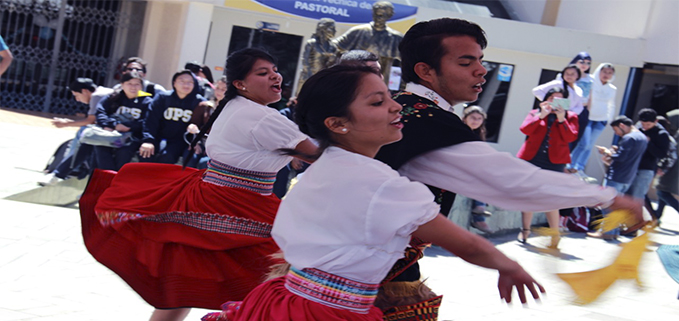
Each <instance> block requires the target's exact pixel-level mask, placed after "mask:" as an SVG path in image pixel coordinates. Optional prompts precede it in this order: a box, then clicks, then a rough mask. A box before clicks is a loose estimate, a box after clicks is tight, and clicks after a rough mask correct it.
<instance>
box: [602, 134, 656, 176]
mask: <svg viewBox="0 0 679 321" xmlns="http://www.w3.org/2000/svg"><path fill="white" fill-rule="evenodd" d="M646 144H647V141H646V135H644V134H643V133H642V132H640V131H633V132H630V133H628V134H626V135H625V136H622V139H621V140H620V142H619V143H618V151H617V152H616V153H614V154H613V155H612V157H611V158H612V159H613V163H611V166H610V167H609V168H608V173H607V174H606V179H607V180H610V181H614V182H617V183H621V184H631V183H632V181H633V180H634V177H635V176H636V175H637V167H639V161H641V155H642V154H643V153H644V151H645V150H646Z"/></svg>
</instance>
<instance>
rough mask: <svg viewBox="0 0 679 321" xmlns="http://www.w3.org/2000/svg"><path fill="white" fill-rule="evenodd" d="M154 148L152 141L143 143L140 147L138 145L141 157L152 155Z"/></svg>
mask: <svg viewBox="0 0 679 321" xmlns="http://www.w3.org/2000/svg"><path fill="white" fill-rule="evenodd" d="M155 149H156V146H154V145H153V144H152V143H143V144H141V147H139V156H141V157H143V158H149V157H151V156H153V153H154V151H155Z"/></svg>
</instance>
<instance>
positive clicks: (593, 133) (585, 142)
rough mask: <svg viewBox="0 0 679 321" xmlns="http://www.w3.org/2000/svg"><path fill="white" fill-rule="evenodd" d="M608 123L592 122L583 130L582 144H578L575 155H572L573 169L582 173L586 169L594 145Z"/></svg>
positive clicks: (574, 151)
mask: <svg viewBox="0 0 679 321" xmlns="http://www.w3.org/2000/svg"><path fill="white" fill-rule="evenodd" d="M607 123H608V122H606V121H596V120H590V121H589V123H587V126H586V127H585V128H583V129H582V131H583V132H582V136H581V137H580V142H578V145H577V146H575V149H573V153H571V163H572V168H575V169H577V170H580V171H581V170H584V169H585V165H587V161H588V160H589V154H590V153H591V152H592V148H594V143H595V142H596V140H597V139H598V138H599V136H600V135H601V132H603V131H604V128H605V127H606V124H607Z"/></svg>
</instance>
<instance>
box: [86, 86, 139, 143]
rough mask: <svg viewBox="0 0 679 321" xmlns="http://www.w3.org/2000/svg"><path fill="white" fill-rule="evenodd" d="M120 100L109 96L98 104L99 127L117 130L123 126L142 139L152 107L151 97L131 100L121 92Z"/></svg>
mask: <svg viewBox="0 0 679 321" xmlns="http://www.w3.org/2000/svg"><path fill="white" fill-rule="evenodd" d="M119 94H120V95H119V96H118V99H115V98H114V97H113V96H114V95H116V94H111V95H108V96H106V97H104V98H102V99H101V100H100V101H99V102H98V103H97V112H96V114H95V115H96V117H97V125H99V126H100V127H103V128H106V127H108V128H112V129H115V128H116V125H118V124H123V125H125V126H127V127H130V131H131V132H132V134H133V136H134V137H136V138H138V139H141V138H142V128H143V122H144V118H146V114H147V112H148V109H149V105H151V101H152V99H151V97H150V96H142V97H137V98H135V99H129V98H127V96H125V93H123V92H120V93H119Z"/></svg>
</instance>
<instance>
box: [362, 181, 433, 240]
mask: <svg viewBox="0 0 679 321" xmlns="http://www.w3.org/2000/svg"><path fill="white" fill-rule="evenodd" d="M439 211H440V207H439V205H438V204H436V203H435V202H434V195H432V193H431V191H429V189H428V188H427V187H426V186H424V185H423V184H421V183H417V182H411V181H410V180H408V179H407V178H405V177H398V178H392V179H389V180H387V181H385V182H384V184H382V185H381V186H380V188H379V189H378V190H377V192H376V193H375V194H374V196H373V198H372V200H371V201H370V205H369V207H368V211H367V219H366V229H365V232H366V235H365V239H366V241H367V243H368V244H382V243H388V242H389V241H390V240H391V239H392V238H394V237H399V238H406V237H409V236H410V234H412V233H413V232H414V231H415V230H416V229H417V228H418V227H419V226H420V225H423V224H425V223H427V222H429V221H431V220H433V219H434V218H435V217H436V215H438V213H439Z"/></svg>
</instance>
